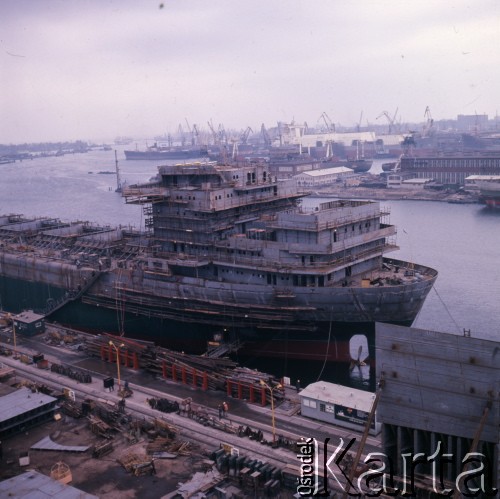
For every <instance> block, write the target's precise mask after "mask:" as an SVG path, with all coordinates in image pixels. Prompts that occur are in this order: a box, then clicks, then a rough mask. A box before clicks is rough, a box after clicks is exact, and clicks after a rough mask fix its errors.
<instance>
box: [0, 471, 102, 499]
mask: <svg viewBox="0 0 500 499" xmlns="http://www.w3.org/2000/svg"><path fill="white" fill-rule="evenodd" d="M0 497H15V498H16V499H23V498H25V499H28V498H29V499H35V498H40V499H42V498H52V499H98V498H97V496H95V495H93V494H87V493H86V492H83V491H82V490H80V489H77V488H75V487H72V486H70V485H66V484H64V483H61V482H60V481H58V480H55V479H53V478H51V477H48V476H46V475H43V474H42V473H38V471H34V470H31V471H26V472H25V473H22V474H21V475H17V476H15V477H12V478H9V479H7V480H4V481H3V482H0Z"/></svg>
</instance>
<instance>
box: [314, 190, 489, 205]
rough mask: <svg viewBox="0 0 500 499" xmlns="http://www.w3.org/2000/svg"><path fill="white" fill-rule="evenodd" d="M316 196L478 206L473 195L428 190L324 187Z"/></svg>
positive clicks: (477, 200)
mask: <svg viewBox="0 0 500 499" xmlns="http://www.w3.org/2000/svg"><path fill="white" fill-rule="evenodd" d="M315 192H316V193H317V194H318V195H320V196H321V195H328V196H335V197H339V198H346V199H373V200H374V201H437V202H441V203H442V202H445V203H454V204H480V202H479V199H478V197H477V196H475V195H470V194H458V193H456V192H453V193H450V192H444V191H432V190H429V189H421V190H418V191H415V190H414V189H404V188H398V189H380V188H376V187H374V188H371V187H335V186H333V187H332V186H325V187H322V188H319V189H318V190H317V191H315Z"/></svg>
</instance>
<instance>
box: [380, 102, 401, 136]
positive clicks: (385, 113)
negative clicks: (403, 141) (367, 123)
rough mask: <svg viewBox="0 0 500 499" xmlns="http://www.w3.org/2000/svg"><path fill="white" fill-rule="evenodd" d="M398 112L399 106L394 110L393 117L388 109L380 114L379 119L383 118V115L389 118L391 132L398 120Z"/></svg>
mask: <svg viewBox="0 0 500 499" xmlns="http://www.w3.org/2000/svg"><path fill="white" fill-rule="evenodd" d="M396 114H398V108H396V111H395V112H394V116H393V117H392V118H391V117H390V115H389V113H388V112H387V111H382V112H381V113H380V114H379V115H378V116H377V118H376V119H377V120H378V119H379V118H381V117H382V116H385V117H386V118H387V121H388V122H389V133H391V132H392V128H393V127H394V122H395V120H396Z"/></svg>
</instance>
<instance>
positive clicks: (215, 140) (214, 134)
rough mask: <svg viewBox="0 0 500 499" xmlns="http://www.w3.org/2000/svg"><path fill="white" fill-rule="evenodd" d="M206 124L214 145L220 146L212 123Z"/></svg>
mask: <svg viewBox="0 0 500 499" xmlns="http://www.w3.org/2000/svg"><path fill="white" fill-rule="evenodd" d="M207 123H208V128H210V131H211V132H212V137H213V139H214V145H215V146H217V145H219V144H220V141H219V137H218V135H217V132H216V131H215V129H214V126H213V125H212V123H211V122H210V121H207Z"/></svg>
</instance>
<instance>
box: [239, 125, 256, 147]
mask: <svg viewBox="0 0 500 499" xmlns="http://www.w3.org/2000/svg"><path fill="white" fill-rule="evenodd" d="M251 133H253V130H252V129H251V128H250V127H247V129H246V130H245V131H244V132H243V133H242V134H241V136H240V142H241V143H242V144H246V143H247V140H248V136H249V135H250V134H251Z"/></svg>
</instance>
